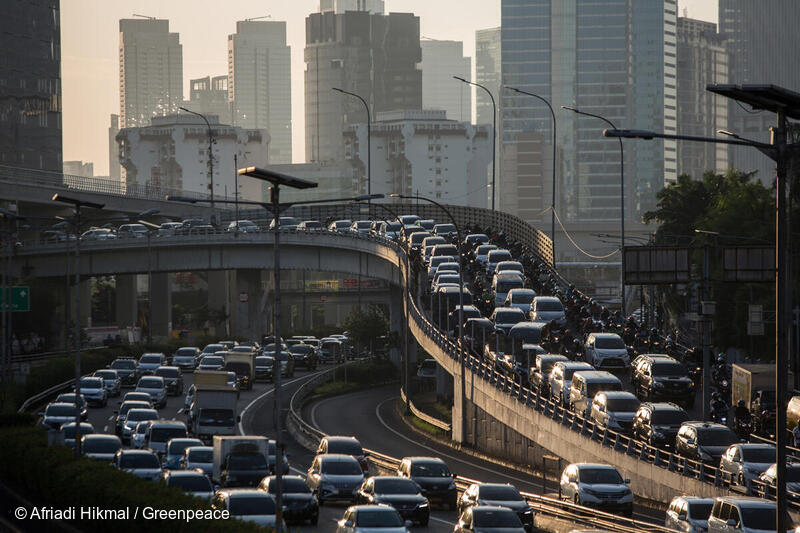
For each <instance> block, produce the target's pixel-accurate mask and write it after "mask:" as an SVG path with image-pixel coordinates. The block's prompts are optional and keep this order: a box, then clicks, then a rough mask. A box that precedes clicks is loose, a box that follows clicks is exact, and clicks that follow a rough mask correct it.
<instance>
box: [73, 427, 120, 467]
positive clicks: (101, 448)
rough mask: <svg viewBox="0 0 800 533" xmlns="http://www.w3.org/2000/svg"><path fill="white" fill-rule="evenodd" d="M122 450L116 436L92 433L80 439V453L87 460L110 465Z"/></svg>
mask: <svg viewBox="0 0 800 533" xmlns="http://www.w3.org/2000/svg"><path fill="white" fill-rule="evenodd" d="M121 449H122V441H121V440H120V438H119V437H117V436H116V435H106V434H105V433H92V434H89V435H84V436H83V437H81V453H83V455H84V456H85V457H88V458H89V459H97V460H98V461H105V462H108V463H110V462H111V461H113V460H114V455H116V453H117V452H118V451H120V450H121Z"/></svg>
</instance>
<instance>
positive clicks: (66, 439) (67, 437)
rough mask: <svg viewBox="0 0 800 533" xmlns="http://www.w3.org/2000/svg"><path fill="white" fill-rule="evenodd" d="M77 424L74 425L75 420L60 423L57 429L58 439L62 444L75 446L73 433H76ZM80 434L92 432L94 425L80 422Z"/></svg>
mask: <svg viewBox="0 0 800 533" xmlns="http://www.w3.org/2000/svg"><path fill="white" fill-rule="evenodd" d="M76 428H78V426H76V425H75V421H74V420H73V421H72V422H66V423H64V424H61V427H60V428H59V429H58V441H59V442H60V443H61V444H63V445H64V446H69V447H70V448H74V447H75V434H76V433H78V432H77V431H76ZM79 429H80V435H81V436H83V435H88V434H90V433H94V426H93V425H91V424H90V423H89V422H81V423H80V427H79Z"/></svg>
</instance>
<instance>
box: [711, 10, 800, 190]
mask: <svg viewBox="0 0 800 533" xmlns="http://www.w3.org/2000/svg"><path fill="white" fill-rule="evenodd" d="M798 21H800V2H797V1H796V0H761V1H759V2H750V1H748V0H719V32H720V34H721V35H722V37H724V38H725V41H726V44H727V46H728V83H731V84H735V85H742V84H754V85H764V84H773V85H778V86H780V87H783V88H785V89H789V90H792V91H796V92H800V68H798V65H797V56H796V55H795V53H796V52H795V51H796V50H798V49H800V31H798ZM728 104H729V105H728V129H730V130H731V131H733V132H735V133H737V134H739V135H741V136H742V137H747V138H749V139H754V140H758V141H761V142H769V138H770V133H769V128H770V127H771V126H774V125H775V114H774V113H769V112H756V111H752V110H751V109H750V107H749V106H746V105H743V107H744V108H743V107H740V106H739V105H738V104H737V103H736V102H734V101H732V100H730V101H729V102H728ZM730 156H731V160H730V165H731V166H733V167H736V168H738V169H740V170H743V171H747V172H750V171H753V170H755V171H757V172H758V174H757V176H758V177H759V179H761V180H762V181H764V182H765V183H771V182H772V181H773V180H774V179H775V163H774V162H773V161H772V160H771V159H769V158H768V157H767V156H765V155H763V154H762V153H761V152H759V151H758V150H755V149H753V148H749V147H747V146H731V148H730Z"/></svg>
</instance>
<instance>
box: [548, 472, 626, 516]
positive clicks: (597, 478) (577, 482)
mask: <svg viewBox="0 0 800 533" xmlns="http://www.w3.org/2000/svg"><path fill="white" fill-rule="evenodd" d="M629 483H630V480H629V479H622V476H621V475H619V472H618V471H617V469H616V468H614V467H613V466H611V465H603V464H591V463H574V464H571V465H569V466H567V467H566V468H565V469H564V472H563V473H562V474H561V495H562V496H561V497H562V499H563V500H566V501H572V502H573V503H575V504H576V505H584V506H586V507H593V508H596V509H600V510H602V511H606V512H620V513H622V514H624V515H625V516H628V517H630V516H632V515H633V492H631V489H630V487H628V484H629Z"/></svg>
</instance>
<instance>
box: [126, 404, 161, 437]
mask: <svg viewBox="0 0 800 533" xmlns="http://www.w3.org/2000/svg"><path fill="white" fill-rule="evenodd" d="M145 420H158V411H156V410H155V409H148V408H143V407H134V408H132V409H130V410H128V413H127V414H126V415H125V421H124V422H123V425H122V428H121V435H120V438H121V439H122V442H130V441H131V437H132V436H133V432H134V430H135V429H136V424H138V423H139V422H143V421H145Z"/></svg>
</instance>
